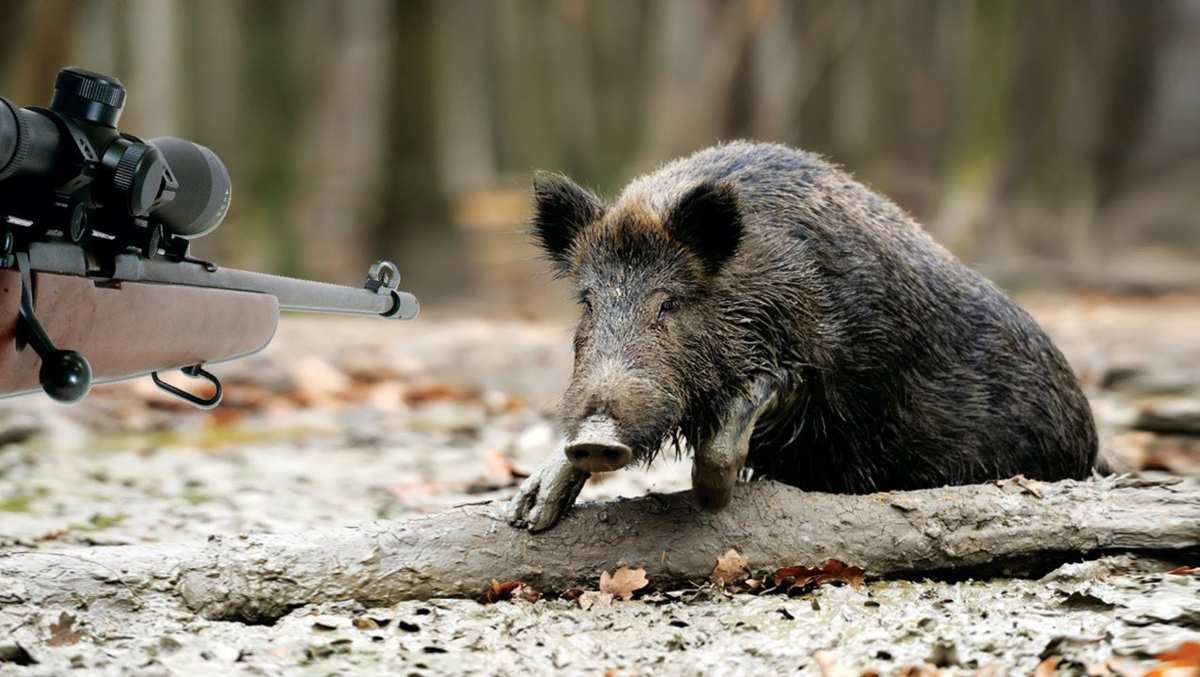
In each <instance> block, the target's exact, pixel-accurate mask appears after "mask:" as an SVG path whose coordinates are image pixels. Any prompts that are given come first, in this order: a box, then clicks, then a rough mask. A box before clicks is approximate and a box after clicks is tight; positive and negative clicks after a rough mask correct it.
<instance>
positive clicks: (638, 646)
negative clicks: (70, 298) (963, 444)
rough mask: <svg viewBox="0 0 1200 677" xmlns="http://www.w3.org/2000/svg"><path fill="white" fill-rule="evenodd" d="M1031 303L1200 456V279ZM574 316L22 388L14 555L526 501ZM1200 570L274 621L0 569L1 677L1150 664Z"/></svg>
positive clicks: (398, 334)
mask: <svg viewBox="0 0 1200 677" xmlns="http://www.w3.org/2000/svg"><path fill="white" fill-rule="evenodd" d="M1025 301H1026V304H1027V305H1028V306H1029V307H1030V308H1031V309H1032V310H1033V311H1034V313H1035V315H1037V316H1038V317H1039V319H1040V320H1041V321H1042V322H1043V323H1044V324H1045V325H1046V326H1047V328H1048V329H1049V330H1050V331H1051V333H1052V334H1053V335H1054V336H1055V338H1056V339H1057V340H1058V342H1059V344H1060V346H1061V347H1062V349H1063V350H1064V352H1066V353H1067V355H1068V357H1069V358H1070V359H1071V361H1072V364H1073V365H1074V366H1075V367H1076V369H1077V371H1078V373H1079V374H1080V377H1081V379H1082V380H1083V382H1084V384H1085V387H1086V388H1087V390H1088V393H1089V396H1090V397H1091V398H1092V401H1093V406H1094V410H1095V412H1096V416H1097V421H1098V423H1099V424H1100V427H1101V431H1102V439H1103V440H1104V445H1105V446H1106V448H1108V449H1109V450H1110V453H1112V454H1114V455H1116V456H1119V457H1120V458H1121V459H1123V461H1124V462H1126V463H1127V464H1129V466H1130V467H1131V468H1135V469H1145V470H1148V471H1155V472H1173V473H1178V474H1200V299H1198V298H1189V297H1168V298H1154V299H1150V298H1140V299H1112V298H1106V297H1099V296H1097V297H1069V298H1068V297H1031V298H1027V299H1025ZM569 336H570V332H569V329H568V328H567V327H566V326H565V325H557V324H529V323H517V322H502V321H484V320H455V319H450V318H437V317H425V318H422V319H421V320H419V321H417V322H414V323H393V324H383V323H375V322H369V321H362V320H343V319H326V318H317V319H313V318H289V319H288V320H286V321H285V323H284V324H283V325H282V327H281V329H280V332H279V335H278V337H277V339H276V341H275V343H274V344H273V345H272V346H271V347H270V348H269V349H268V350H267V351H266V352H264V353H262V354H260V355H258V356H255V357H253V358H251V359H248V360H244V361H242V362H239V363H235V364H231V365H224V366H220V367H217V368H215V369H214V371H216V372H217V373H218V374H220V375H221V376H222V378H223V379H224V380H225V382H226V384H227V400H226V404H225V405H224V406H223V407H221V408H220V409H217V410H215V411H213V412H200V411H196V410H191V409H188V408H186V407H183V406H180V405H177V404H176V403H174V402H172V401H171V400H169V399H168V398H166V397H165V396H163V395H161V394H159V393H158V392H156V391H155V390H154V389H153V387H152V386H150V385H149V384H148V383H146V382H137V383H133V384H123V385H118V386H107V387H102V388H98V389H97V390H96V391H95V392H94V393H93V395H92V396H91V397H89V399H88V400H87V401H86V402H85V403H84V404H82V405H80V406H77V407H73V408H67V407H61V406H58V405H55V404H53V403H50V402H49V401H46V400H44V399H43V398H41V397H31V398H24V399H17V400H9V401H6V402H4V403H2V404H0V557H3V556H5V555H6V554H10V553H14V552H18V551H20V552H29V551H36V552H39V553H44V555H45V557H47V558H54V557H62V556H64V553H63V551H64V550H65V549H67V548H71V549H72V550H71V552H78V550H77V548H78V547H79V546H81V545H82V546H87V547H95V548H102V547H106V546H111V545H117V544H126V543H150V542H172V541H181V540H200V539H204V538H207V537H208V536H210V535H212V534H221V535H236V534H239V533H250V532H283V531H301V530H306V529H310V528H313V527H318V526H330V525H335V524H340V523H346V522H354V521H362V520H370V519H403V518H407V517H413V516H417V515H422V514H427V513H430V512H436V511H439V510H443V509H446V508H449V507H452V506H454V505H458V504H461V503H465V502H473V501H480V500H488V499H497V500H503V499H505V498H507V497H508V496H510V495H511V494H512V492H513V491H514V488H515V486H516V483H517V482H518V481H519V477H520V475H521V474H522V473H526V472H528V471H530V470H532V469H533V468H534V467H536V466H537V465H538V464H539V463H540V461H541V460H542V459H543V458H544V457H546V456H548V455H549V454H551V453H553V452H554V451H555V445H556V433H555V430H554V428H553V426H552V424H551V417H550V412H551V410H552V407H553V404H554V402H555V401H556V399H557V397H558V395H559V393H560V392H561V391H562V389H563V387H564V385H565V383H566V381H567V377H568V375H569V369H570V338H569ZM687 478H688V470H687V466H686V465H685V464H681V463H678V462H661V463H659V464H658V465H656V466H655V467H654V468H652V469H651V470H650V471H648V472H645V471H641V470H638V471H629V472H620V473H614V474H611V475H607V476H603V477H598V478H595V479H594V480H593V481H592V482H591V483H589V485H588V486H587V487H586V488H585V490H584V494H583V498H584V499H585V500H603V499H606V498H611V497H614V496H631V495H640V494H643V493H646V492H650V491H654V492H666V491H674V490H677V489H682V488H686V486H687ZM71 556H72V557H74V556H75V555H71ZM1185 559H1186V558H1185ZM1192 559H1193V560H1194V559H1195V557H1194V555H1193V556H1192ZM797 564H811V563H797ZM1197 564H1200V562H1197V561H1165V560H1159V559H1153V558H1147V557H1133V556H1122V557H1111V558H1106V559H1103V560H1096V561H1090V562H1079V563H1071V564H1067V565H1064V566H1063V567H1061V568H1059V569H1057V570H1054V571H1051V572H1046V573H1045V575H1044V576H1043V577H1040V578H1036V579H1006V578H993V579H989V580H981V581H980V580H927V581H901V580H886V581H880V580H876V581H872V580H868V581H867V584H866V585H865V586H864V587H863V588H861V589H854V588H852V587H831V586H829V587H819V588H817V589H815V590H814V591H811V592H807V593H804V594H802V595H799V596H795V597H787V596H781V595H762V596H756V595H750V594H738V595H730V594H727V593H725V592H723V591H721V590H718V589H716V588H713V587H712V586H708V585H703V584H700V585H698V586H697V587H696V588H695V589H692V590H686V591H650V590H645V591H642V593H641V595H640V596H639V597H635V599H634V600H632V601H628V602H620V601H618V602H614V603H613V605H612V606H611V607H609V608H606V607H603V606H594V607H592V608H590V609H587V610H584V609H581V608H580V607H579V604H578V603H577V602H572V601H567V600H561V599H541V600H539V601H537V602H535V603H530V602H526V601H519V602H500V603H496V604H481V603H480V602H478V601H473V600H431V601H428V602H419V603H417V602H408V603H403V604H399V605H396V606H394V607H389V608H382V609H364V608H361V607H359V606H357V605H355V604H353V603H346V604H343V605H332V606H322V607H304V608H300V609H296V610H295V611H293V612H292V613H290V614H289V615H287V616H285V617H284V618H282V619H280V620H278V621H276V622H275V623H273V624H271V625H247V624H242V623H236V622H218V621H209V620H205V619H201V618H197V617H196V616H195V615H193V614H191V613H190V612H188V611H187V610H186V609H182V608H165V607H161V605H155V604H148V605H144V606H141V607H139V608H133V609H112V608H106V609H78V608H72V609H57V608H55V609H48V608H31V607H29V606H28V605H23V604H22V603H21V602H20V599H21V598H20V595H19V594H16V593H15V592H14V590H15V589H16V586H19V585H20V582H19V581H6V580H4V579H2V578H0V674H19V675H59V674H66V673H68V672H70V673H72V674H93V673H94V674H112V675H123V674H146V675H157V674H169V675H193V674H214V673H224V674H255V675H276V674H289V675H291V674H295V675H330V674H348V673H355V672H358V673H362V674H377V673H396V674H421V675H427V674H464V673H466V674H522V675H525V674H534V675H541V674H560V673H565V674H597V673H609V674H656V675H676V674H678V675H690V674H770V673H795V672H799V673H801V674H837V675H842V674H846V675H858V674H860V673H863V672H869V671H875V672H878V673H880V674H892V673H901V674H937V673H938V672H939V671H940V672H941V673H942V674H976V673H978V672H981V671H982V672H984V673H985V674H1022V673H1024V674H1028V673H1031V672H1033V671H1034V670H1035V669H1036V668H1038V666H1039V665H1040V666H1041V668H1040V670H1041V672H1039V674H1054V672H1053V670H1058V672H1059V674H1083V673H1085V672H1087V671H1089V670H1090V671H1092V672H1093V673H1094V674H1104V671H1105V670H1107V671H1111V672H1115V673H1123V674H1140V673H1141V672H1142V671H1144V670H1146V669H1148V668H1150V667H1152V666H1154V665H1156V664H1159V663H1160V660H1159V659H1158V658H1157V656H1159V655H1160V654H1162V653H1163V652H1169V651H1172V650H1176V649H1178V648H1179V647H1181V646H1186V643H1187V642H1200V575H1198V574H1197V573H1194V572H1193V573H1190V574H1189V573H1187V572H1186V571H1185V572H1183V573H1174V574H1170V573H1167V572H1168V571H1170V570H1172V569H1175V568H1176V567H1179V566H1181V565H1192V566H1195V565H1197ZM751 566H753V563H751ZM600 573H601V572H596V576H597V579H599V576H600ZM97 575H112V572H97ZM487 584H488V581H480V582H479V588H480V591H481V594H482V592H483V590H484V588H485V587H486V585H487ZM1197 650H1200V646H1197ZM1197 660H1198V661H1200V659H1197ZM1197 665H1200V662H1198V663H1197ZM907 669H912V670H918V671H919V670H924V671H925V672H909V673H904V670H907ZM1197 669H1198V670H1200V668H1197Z"/></svg>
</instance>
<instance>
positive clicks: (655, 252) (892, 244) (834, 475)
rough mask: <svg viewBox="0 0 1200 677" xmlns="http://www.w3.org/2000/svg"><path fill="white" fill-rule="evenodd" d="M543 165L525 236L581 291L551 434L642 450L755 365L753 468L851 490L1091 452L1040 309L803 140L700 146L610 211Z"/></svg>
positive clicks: (1051, 468) (1060, 465)
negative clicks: (763, 383) (603, 421)
mask: <svg viewBox="0 0 1200 677" xmlns="http://www.w3.org/2000/svg"><path fill="white" fill-rule="evenodd" d="M542 184H543V182H542V181H541V180H540V179H539V188H538V189H537V191H536V192H537V197H538V205H537V209H536V214H537V216H536V217H535V220H534V230H535V234H536V235H537V237H538V238H539V239H540V241H541V242H542V244H543V246H544V247H545V248H546V250H547V252H548V253H549V254H550V256H551V257H552V258H553V259H554V260H555V261H556V263H557V265H559V266H560V267H561V271H562V272H563V273H565V274H566V275H568V276H569V277H571V278H572V279H573V280H574V281H575V283H576V285H577V287H578V289H579V291H580V297H581V300H582V302H583V305H584V309H583V314H582V317H581V319H580V324H579V328H578V331H577V334H576V341H575V348H576V363H575V372H574V377H573V378H572V382H571V385H570V387H569V388H568V390H567V393H566V395H565V396H564V399H563V405H562V410H561V413H562V419H563V423H564V427H565V428H566V429H567V431H568V432H570V431H572V430H573V429H574V428H575V427H577V426H578V425H579V423H580V422H581V421H582V420H583V419H584V418H586V417H587V416H589V415H591V414H594V413H606V414H609V415H611V416H613V418H614V419H615V420H616V421H617V424H618V427H619V430H620V432H621V434H622V436H623V437H624V438H625V440H626V441H627V443H629V444H630V446H631V447H632V448H633V449H634V450H635V454H636V455H637V456H638V458H640V459H641V460H648V459H650V458H652V457H653V456H654V454H655V453H657V450H658V449H659V447H660V446H661V445H662V443H663V442H664V440H669V439H671V438H672V437H673V436H677V435H678V434H679V433H680V432H682V434H683V435H684V436H685V437H686V438H687V440H688V441H689V442H691V443H692V444H697V443H701V442H703V441H704V440H706V439H708V438H709V437H710V436H711V435H713V434H714V433H715V431H716V429H717V427H718V426H719V424H720V421H721V420H722V416H723V414H724V412H725V409H726V407H727V406H728V403H729V402H730V401H731V400H732V399H733V398H735V397H738V396H741V395H742V394H743V392H744V390H745V389H746V388H747V387H748V381H749V379H751V377H754V376H757V375H768V376H769V377H770V378H772V379H773V381H774V383H775V392H776V400H775V403H774V405H773V406H772V407H771V409H770V410H768V411H767V412H766V413H765V414H764V415H763V417H762V418H760V419H759V423H758V426H757V427H756V428H755V431H754V434H753V437H752V439H751V446H750V456H749V460H748V465H749V466H750V467H751V468H753V470H754V473H755V476H756V477H768V478H774V479H778V480H781V481H784V482H787V483H789V484H793V485H795V486H798V487H801V488H805V489H813V490H825V491H840V492H856V493H858V492H868V491H875V490H883V489H912V488H920V487H931V486H939V485H945V484H964V483H971V482H980V481H985V480H991V479H997V478H1003V477H1010V476H1013V475H1016V474H1024V475H1026V476H1028V477H1032V478H1037V479H1043V480H1057V479H1064V478H1082V477H1086V476H1087V475H1088V474H1089V472H1090V471H1091V469H1092V467H1093V464H1094V463H1095V461H1096V446H1097V443H1096V432H1095V426H1094V424H1093V421H1092V415H1091V410H1090V409H1089V407H1088V403H1087V400H1086V399H1085V397H1084V396H1083V393H1082V392H1081V390H1080V388H1079V385H1078V383H1077V381H1076V380H1075V377H1074V375H1073V373H1072V372H1071V369H1070V367H1069V366H1068V365H1067V362H1066V360H1065V359H1064V358H1063V356H1062V354H1061V353H1059V351H1058V350H1057V349H1056V348H1055V347H1054V345H1053V344H1052V343H1051V342H1050V339H1049V338H1048V337H1047V336H1046V334H1045V333H1044V332H1043V331H1042V329H1041V328H1040V327H1039V326H1038V325H1037V323H1036V322H1035V321H1034V320H1033V319H1032V318H1031V317H1030V316H1029V315H1028V314H1027V313H1025V311H1023V310H1022V309H1021V308H1020V307H1018V306H1017V305H1016V304H1015V303H1014V302H1013V301H1012V300H1010V299H1009V298H1008V297H1007V296H1005V295H1004V293H1003V292H1001V291H1000V290H999V289H997V288H996V287H995V286H994V285H993V284H992V283H991V282H989V281H988V280H986V279H985V278H983V277H982V276H980V275H979V274H977V273H975V272H974V271H972V270H970V269H968V268H967V267H966V266H965V265H963V264H962V263H961V262H960V261H959V260H958V259H956V258H955V257H954V256H953V255H951V254H950V253H949V252H947V251H946V250H945V249H943V248H942V247H941V246H939V245H938V244H937V243H935V242H934V241H933V240H932V239H931V238H930V237H929V236H928V235H927V234H926V233H925V232H924V231H923V230H922V229H921V228H920V226H918V225H917V224H916V223H915V222H913V221H912V220H911V219H910V218H909V217H908V215H906V214H905V213H904V212H903V211H902V210H900V209H899V208H898V207H896V206H895V205H894V204H892V203H891V202H890V201H888V200H886V199H885V198H883V197H880V196H879V195H877V194H875V193H873V192H871V191H870V190H868V189H867V188H865V187H864V186H862V185H861V184H859V183H857V182H855V181H854V180H853V179H851V178H850V177H849V176H848V175H846V174H845V173H844V172H842V171H840V170H838V169H837V168H835V167H833V166H831V165H829V164H827V163H826V162H824V161H823V160H821V159H820V158H819V157H817V156H815V155H812V154H810V153H806V152H802V151H796V150H792V149H790V148H786V147H784V146H778V145H769V144H753V143H745V142H737V143H730V144H726V145H722V146H717V147H714V148H710V149H707V150H704V151H700V152H699V153H696V154H695V155H692V156H691V157H688V158H684V159H682V160H678V161H675V162H673V163H671V164H668V165H666V166H665V167H663V168H661V169H659V170H658V171H656V172H654V173H652V174H649V175H647V176H645V177H642V178H640V179H638V180H636V181H634V182H633V183H632V184H631V185H630V186H628V187H627V188H626V190H625V192H624V193H623V194H622V195H621V196H620V198H618V199H617V200H616V201H615V202H614V203H613V204H612V205H610V206H608V207H607V208H605V207H604V206H602V203H601V202H600V201H599V200H598V199H597V198H595V196H592V195H591V194H590V193H587V192H586V191H584V190H583V189H581V188H578V186H575V185H574V184H572V183H570V181H569V180H567V179H564V178H562V177H554V181H553V182H552V183H550V184H547V185H546V186H543V185H542ZM731 234H735V235H731ZM675 439H678V438H677V437H675Z"/></svg>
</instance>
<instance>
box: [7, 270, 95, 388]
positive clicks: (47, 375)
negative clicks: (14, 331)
mask: <svg viewBox="0 0 1200 677" xmlns="http://www.w3.org/2000/svg"><path fill="white" fill-rule="evenodd" d="M16 258H17V268H18V270H20V272H21V308H20V312H19V313H18V317H19V318H20V321H21V328H22V329H23V330H24V331H23V336H24V338H25V340H26V341H28V342H29V345H30V347H32V348H33V351H34V352H35V353H37V354H38V357H40V358H42V367H41V369H39V370H38V382H39V383H41V386H42V390H43V391H44V392H45V393H46V394H47V395H49V396H50V398H51V399H54V400H56V401H58V402H62V403H64V404H70V403H72V402H78V401H79V400H81V399H83V396H84V395H87V393H88V390H89V389H91V387H92V365H90V364H88V361H87V358H85V357H84V356H83V355H80V354H79V353H77V352H75V351H74V350H59V349H58V348H57V347H56V346H55V345H54V343H53V342H52V341H51V340H50V336H49V335H47V334H46V330H45V329H44V328H43V327H42V323H41V322H39V321H38V319H37V315H35V314H34V310H33V275H32V273H31V272H30V267H29V254H28V253H26V252H18V253H17V256H16Z"/></svg>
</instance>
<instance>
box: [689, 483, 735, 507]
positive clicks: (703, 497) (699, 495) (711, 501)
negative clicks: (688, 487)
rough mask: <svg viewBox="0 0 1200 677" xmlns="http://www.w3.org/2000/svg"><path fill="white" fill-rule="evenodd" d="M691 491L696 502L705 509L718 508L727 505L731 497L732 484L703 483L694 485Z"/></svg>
mask: <svg viewBox="0 0 1200 677" xmlns="http://www.w3.org/2000/svg"><path fill="white" fill-rule="evenodd" d="M692 493H693V494H695V495H696V502H697V503H699V504H700V507H701V508H704V509H705V510H720V509H721V508H724V507H725V506H727V505H729V501H730V500H731V499H733V486H732V485H730V486H720V487H706V486H703V485H694V486H693V487H692Z"/></svg>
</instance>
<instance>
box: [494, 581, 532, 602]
mask: <svg viewBox="0 0 1200 677" xmlns="http://www.w3.org/2000/svg"><path fill="white" fill-rule="evenodd" d="M541 596H542V594H541V593H540V592H538V591H537V590H534V589H533V588H532V587H530V586H529V585H527V584H525V583H522V582H521V581H506V582H504V583H501V582H500V581H497V580H496V579H494V578H493V579H492V582H491V583H490V584H489V585H488V587H487V590H484V592H483V602H484V604H495V603H496V602H503V601H506V600H507V601H513V600H525V601H526V602H536V601H538V598H539V597H541Z"/></svg>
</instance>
